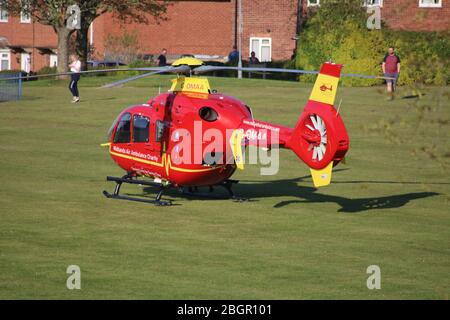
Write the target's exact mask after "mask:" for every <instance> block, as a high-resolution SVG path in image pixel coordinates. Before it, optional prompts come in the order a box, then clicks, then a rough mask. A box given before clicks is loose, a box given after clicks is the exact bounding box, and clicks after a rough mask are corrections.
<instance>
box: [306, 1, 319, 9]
mask: <svg viewBox="0 0 450 320" xmlns="http://www.w3.org/2000/svg"><path fill="white" fill-rule="evenodd" d="M315 6H320V0H308V7H315Z"/></svg>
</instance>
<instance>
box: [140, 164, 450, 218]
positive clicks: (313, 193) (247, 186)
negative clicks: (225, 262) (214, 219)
mask: <svg viewBox="0 0 450 320" xmlns="http://www.w3.org/2000/svg"><path fill="white" fill-rule="evenodd" d="M343 170H346V169H343ZM336 171H342V170H336ZM242 182H243V183H241V184H237V185H236V186H234V188H233V191H234V192H235V194H236V195H238V196H242V197H246V198H249V199H250V201H256V200H257V199H261V198H274V197H285V196H288V197H293V198H297V199H294V200H286V201H281V202H278V203H277V204H275V205H274V206H273V207H274V208H282V207H286V206H289V205H292V204H303V203H324V202H330V203H336V204H338V205H339V206H340V209H339V210H338V212H347V213H357V212H364V211H368V210H375V209H392V208H400V207H403V206H404V205H406V204H407V203H409V202H410V201H412V200H417V199H422V198H428V197H432V196H436V195H439V193H436V192H414V193H404V194H396V195H391V196H384V197H370V198H346V197H340V196H333V195H326V194H322V193H319V192H318V189H316V188H313V187H308V186H299V185H298V183H299V182H308V183H311V181H310V176H304V177H299V178H293V179H284V180H274V181H267V182H264V181H242ZM335 183H343V184H347V183H348V184H353V183H356V184H359V183H379V184H422V183H421V182H400V181H336V182H335ZM435 184H450V183H435ZM155 190H156V189H154V188H152V187H148V188H147V187H146V188H144V189H143V194H139V195H138V194H133V196H141V197H142V196H144V197H151V195H153V194H154V192H155ZM216 190H218V191H219V192H217V194H218V195H226V192H224V190H223V189H222V188H218V187H216ZM165 196H169V197H171V198H173V200H175V201H176V199H177V198H182V199H190V200H196V201H201V200H203V201H212V200H217V199H213V198H212V199H209V198H203V197H201V196H192V195H186V194H182V193H179V192H178V191H177V190H176V189H170V190H167V192H166V193H165ZM163 198H164V196H163ZM222 200H223V199H222Z"/></svg>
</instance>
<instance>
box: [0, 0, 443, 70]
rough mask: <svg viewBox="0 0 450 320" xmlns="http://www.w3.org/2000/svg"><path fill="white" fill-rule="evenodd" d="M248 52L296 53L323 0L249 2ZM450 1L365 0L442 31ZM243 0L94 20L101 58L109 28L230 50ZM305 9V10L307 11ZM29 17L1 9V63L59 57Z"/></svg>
mask: <svg viewBox="0 0 450 320" xmlns="http://www.w3.org/2000/svg"><path fill="white" fill-rule="evenodd" d="M241 1H242V20H243V28H242V30H243V32H242V42H241V43H242V56H243V58H244V59H246V58H247V57H248V56H249V55H250V52H251V51H255V52H256V55H257V57H258V58H259V59H260V60H261V61H271V60H287V59H290V58H291V56H292V55H293V53H294V49H295V47H296V40H295V39H296V33H297V23H298V15H299V7H301V6H303V12H304V13H306V12H307V11H308V9H309V8H311V7H317V8H316V9H317V10H320V0H303V1H300V0H241ZM449 1H450V0H365V2H366V4H367V5H368V6H379V7H380V8H381V15H382V18H383V19H384V20H385V22H386V23H387V25H388V26H390V27H391V28H394V29H406V30H414V31H442V30H449V29H450V19H449V17H450V3H449ZM238 11H239V10H238V0H210V1H207V0H203V1H198V0H190V1H188V0H185V1H171V4H170V6H169V8H168V11H167V15H166V17H167V20H166V21H162V22H160V23H157V22H156V21H155V20H154V19H153V18H150V19H149V23H148V24H120V23H119V22H118V21H117V20H115V19H114V18H113V16H112V14H105V15H103V16H101V17H99V18H97V19H96V20H95V21H94V23H93V24H92V26H91V30H90V43H91V45H92V47H93V58H94V59H98V60H104V59H107V58H108V48H105V44H106V39H107V37H108V34H114V35H120V34H123V32H124V31H127V32H135V33H136V34H137V35H138V39H139V47H140V52H141V53H143V54H158V53H159V51H160V50H161V48H167V49H168V52H169V55H180V54H187V53H189V54H197V55H210V56H219V57H221V58H223V57H224V56H227V54H228V53H229V52H230V50H231V48H232V46H233V45H235V44H237V43H238V30H239V27H238V25H239V24H238V21H239V19H238ZM300 12H301V10H300ZM27 18H28V17H24V16H21V17H14V16H8V15H7V13H6V12H5V11H4V10H0V59H1V60H0V69H1V70H3V69H23V70H34V71H35V70H39V69H41V68H42V67H44V66H53V65H54V63H55V62H56V60H55V59H56V58H55V57H56V56H55V53H56V51H55V50H56V44H57V38H56V35H55V34H54V32H53V30H52V29H51V28H50V27H48V26H42V25H40V24H38V23H33V22H32V21H31V19H27Z"/></svg>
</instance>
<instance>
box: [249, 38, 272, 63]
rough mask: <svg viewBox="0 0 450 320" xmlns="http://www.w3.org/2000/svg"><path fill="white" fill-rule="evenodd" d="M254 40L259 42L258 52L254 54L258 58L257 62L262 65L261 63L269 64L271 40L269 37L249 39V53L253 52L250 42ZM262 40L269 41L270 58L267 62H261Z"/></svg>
mask: <svg viewBox="0 0 450 320" xmlns="http://www.w3.org/2000/svg"><path fill="white" fill-rule="evenodd" d="M254 40H258V41H259V52H255V55H256V57H257V58H258V60H259V61H260V62H261V63H263V62H271V61H272V38H270V37H250V44H249V49H250V50H249V52H252V51H253V48H252V42H253V41H254ZM263 40H269V47H270V57H269V60H268V61H262V60H261V55H262V54H261V52H262V51H261V49H262V47H263V45H262V42H263ZM265 46H267V45H265Z"/></svg>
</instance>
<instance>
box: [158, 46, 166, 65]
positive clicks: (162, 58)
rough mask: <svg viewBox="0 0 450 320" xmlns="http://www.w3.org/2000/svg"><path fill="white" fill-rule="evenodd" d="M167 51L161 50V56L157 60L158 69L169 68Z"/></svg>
mask: <svg viewBox="0 0 450 320" xmlns="http://www.w3.org/2000/svg"><path fill="white" fill-rule="evenodd" d="M166 55H167V50H166V49H165V48H164V49H162V50H161V54H160V55H159V57H158V59H156V61H157V63H158V67H165V66H167V57H166Z"/></svg>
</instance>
